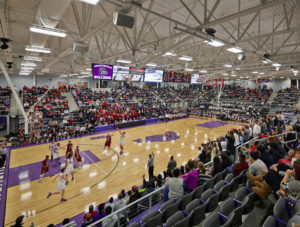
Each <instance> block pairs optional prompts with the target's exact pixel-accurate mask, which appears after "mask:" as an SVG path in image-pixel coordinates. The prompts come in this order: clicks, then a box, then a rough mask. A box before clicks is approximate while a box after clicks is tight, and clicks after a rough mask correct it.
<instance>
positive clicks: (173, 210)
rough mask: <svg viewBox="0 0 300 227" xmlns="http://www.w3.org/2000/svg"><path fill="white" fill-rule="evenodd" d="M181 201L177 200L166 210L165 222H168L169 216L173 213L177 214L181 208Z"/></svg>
mask: <svg viewBox="0 0 300 227" xmlns="http://www.w3.org/2000/svg"><path fill="white" fill-rule="evenodd" d="M179 202H180V201H178V202H176V203H174V204H172V205H170V206H168V207H167V208H166V209H165V210H164V211H163V213H164V216H163V222H166V220H168V218H169V217H171V216H172V215H173V214H175V213H176V212H177V211H178V210H179Z"/></svg>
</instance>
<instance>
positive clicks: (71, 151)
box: [66, 140, 73, 158]
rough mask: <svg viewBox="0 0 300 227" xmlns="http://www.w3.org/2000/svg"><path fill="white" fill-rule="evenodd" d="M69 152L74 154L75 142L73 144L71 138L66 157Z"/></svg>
mask: <svg viewBox="0 0 300 227" xmlns="http://www.w3.org/2000/svg"><path fill="white" fill-rule="evenodd" d="M68 153H72V155H73V144H72V142H71V140H69V142H68V144H67V150H66V158H67V157H68Z"/></svg>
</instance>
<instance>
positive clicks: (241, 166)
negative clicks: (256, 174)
mask: <svg viewBox="0 0 300 227" xmlns="http://www.w3.org/2000/svg"><path fill="white" fill-rule="evenodd" d="M239 161H240V162H239V163H238V164H236V165H235V166H234V168H233V171H232V173H233V174H234V175H235V176H238V175H240V173H241V172H243V170H245V169H248V168H249V166H248V163H247V162H246V156H245V155H244V154H243V153H239Z"/></svg>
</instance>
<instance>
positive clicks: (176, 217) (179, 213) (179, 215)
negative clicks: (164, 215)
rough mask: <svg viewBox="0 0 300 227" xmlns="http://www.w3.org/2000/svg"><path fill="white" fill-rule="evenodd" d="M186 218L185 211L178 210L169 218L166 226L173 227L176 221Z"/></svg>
mask: <svg viewBox="0 0 300 227" xmlns="http://www.w3.org/2000/svg"><path fill="white" fill-rule="evenodd" d="M184 218H185V216H184V214H183V212H182V211H177V212H176V213H175V214H173V215H172V216H171V217H169V218H168V220H167V222H166V225H165V226H166V227H171V226H173V225H174V224H175V223H177V222H178V221H180V220H182V219H184Z"/></svg>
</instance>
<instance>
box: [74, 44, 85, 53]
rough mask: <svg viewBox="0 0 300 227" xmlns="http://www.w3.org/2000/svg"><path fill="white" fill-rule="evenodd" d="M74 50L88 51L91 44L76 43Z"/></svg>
mask: <svg viewBox="0 0 300 227" xmlns="http://www.w3.org/2000/svg"><path fill="white" fill-rule="evenodd" d="M73 51H76V52H80V53H86V52H88V51H89V45H88V44H86V43H74V44H73Z"/></svg>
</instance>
